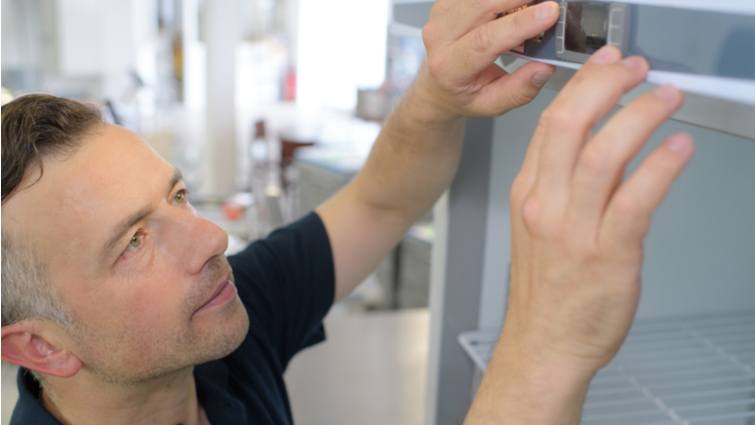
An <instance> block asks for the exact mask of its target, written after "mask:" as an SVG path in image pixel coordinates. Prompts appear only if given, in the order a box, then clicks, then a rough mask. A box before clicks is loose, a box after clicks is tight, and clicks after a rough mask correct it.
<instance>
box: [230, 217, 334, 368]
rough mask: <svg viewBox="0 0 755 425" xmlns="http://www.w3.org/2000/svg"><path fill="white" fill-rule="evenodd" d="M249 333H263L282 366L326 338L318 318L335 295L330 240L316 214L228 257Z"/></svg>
mask: <svg viewBox="0 0 755 425" xmlns="http://www.w3.org/2000/svg"><path fill="white" fill-rule="evenodd" d="M228 261H229V263H230V264H231V268H232V269H233V273H234V277H235V280H236V286H237V288H238V292H239V297H240V298H241V301H242V302H243V303H244V305H245V306H246V308H247V310H248V312H249V319H250V329H251V330H250V332H258V333H259V332H262V333H264V334H265V335H261V336H262V337H264V340H267V341H268V342H269V343H270V344H271V346H272V348H273V352H274V353H275V354H276V355H277V356H278V360H279V361H280V364H281V365H282V366H283V367H284V368H285V366H286V365H287V364H288V362H289V361H290V360H291V358H293V356H294V355H295V354H296V353H298V352H299V351H301V350H302V349H304V348H306V347H308V346H311V345H313V344H316V343H319V342H321V341H323V340H324V339H325V331H324V328H323V326H322V321H323V319H324V318H325V315H326V314H327V313H328V311H329V310H330V307H331V306H332V305H333V301H334V298H335V272H334V264H333V255H332V252H331V246H330V240H329V238H328V234H327V231H326V229H325V225H324V224H323V222H322V220H321V219H320V217H319V216H318V215H317V214H316V213H314V212H313V213H310V214H308V215H307V216H305V217H303V218H302V219H300V220H298V221H296V222H294V223H292V224H290V225H288V226H286V227H283V228H281V229H279V230H276V231H275V232H273V233H271V234H270V235H269V236H268V237H267V238H265V239H262V240H259V241H256V242H254V243H252V244H250V245H249V246H248V247H246V248H245V249H244V250H243V251H241V252H240V253H238V254H236V255H233V256H230V257H229V258H228Z"/></svg>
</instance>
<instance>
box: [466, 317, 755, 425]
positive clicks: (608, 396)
mask: <svg viewBox="0 0 755 425" xmlns="http://www.w3.org/2000/svg"><path fill="white" fill-rule="evenodd" d="M497 341H498V332H497V331H474V332H465V333H463V334H461V335H460V336H459V342H460V344H461V346H462V348H463V349H464V351H465V352H466V353H467V354H468V355H469V356H470V358H471V359H472V361H473V362H474V363H475V365H476V366H477V367H478V368H479V369H480V370H481V371H484V370H485V368H486V366H487V363H488V361H489V360H490V356H491V354H492V352H493V348H494V347H495V345H496V343H497ZM582 424H583V425H604V424H605V425H608V424H610V425H640V424H642V425H698V424H700V425H755V311H748V312H738V313H731V314H726V315H709V316H695V317H685V318H674V319H654V320H640V321H637V322H636V323H635V325H634V327H633V328H632V330H631V332H630V333H629V336H628V337H627V340H626V342H625V343H624V346H623V347H622V349H621V351H620V352H619V354H618V355H617V356H616V358H615V359H614V360H613V361H612V362H611V363H610V364H609V365H608V366H606V367H605V368H604V369H603V370H601V371H600V372H599V373H598V375H597V376H596V377H595V379H594V380H593V382H592V384H591V386H590V390H589V392H588V394H587V400H586V403H585V408H584V412H583V418H582Z"/></svg>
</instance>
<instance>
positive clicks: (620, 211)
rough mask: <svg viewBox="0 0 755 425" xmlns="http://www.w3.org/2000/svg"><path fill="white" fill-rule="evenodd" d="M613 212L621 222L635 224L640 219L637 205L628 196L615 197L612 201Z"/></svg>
mask: <svg viewBox="0 0 755 425" xmlns="http://www.w3.org/2000/svg"><path fill="white" fill-rule="evenodd" d="M613 210H614V212H615V214H616V215H617V216H618V217H619V218H620V219H621V220H625V221H626V220H630V221H632V222H637V220H639V219H640V218H642V213H641V211H640V206H639V204H638V203H637V201H635V200H634V199H632V198H631V197H628V196H622V195H620V194H619V195H616V198H614V200H613Z"/></svg>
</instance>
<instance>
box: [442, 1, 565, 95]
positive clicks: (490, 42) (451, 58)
mask: <svg viewBox="0 0 755 425" xmlns="http://www.w3.org/2000/svg"><path fill="white" fill-rule="evenodd" d="M558 16H559V6H558V4H556V3H555V2H552V1H549V2H545V3H541V4H538V5H537V6H533V7H528V8H526V9H524V10H521V11H519V12H517V13H514V14H511V15H507V16H504V17H503V18H500V19H496V20H494V21H491V22H489V23H487V24H484V25H482V26H479V27H477V28H475V29H473V30H472V31H470V32H468V33H467V34H465V35H464V36H463V37H462V38H461V39H459V40H458V41H457V42H455V43H454V44H453V45H452V46H451V48H450V50H449V51H448V53H447V56H446V57H441V58H439V59H437V58H436V59H435V60H437V61H440V62H444V63H446V65H448V68H447V69H446V77H447V78H448V79H449V81H450V82H451V84H452V85H455V86H458V85H463V84H465V83H471V82H472V81H473V79H474V76H476V75H477V74H479V73H480V72H481V71H483V70H484V69H485V68H487V67H488V66H489V65H490V64H491V63H493V62H494V61H495V60H496V59H497V58H498V56H500V55H501V53H503V52H505V51H507V50H511V49H513V48H514V47H516V46H519V45H521V44H522V43H523V42H524V41H525V40H527V39H530V38H533V37H535V36H537V35H538V34H540V33H542V32H543V31H545V30H547V29H548V28H550V27H551V26H553V25H554V24H555V23H556V21H557V20H558ZM428 60H429V64H430V65H431V66H432V65H433V61H434V58H428Z"/></svg>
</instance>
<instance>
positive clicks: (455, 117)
mask: <svg viewBox="0 0 755 425" xmlns="http://www.w3.org/2000/svg"><path fill="white" fill-rule="evenodd" d="M404 101H405V102H406V103H407V104H408V105H409V106H410V107H411V109H412V111H415V112H416V115H417V119H418V120H420V121H422V122H424V123H428V124H438V123H447V122H459V121H463V119H464V116H463V114H461V113H460V112H459V111H458V110H457V109H456V108H454V106H453V103H452V102H451V101H450V98H449V96H448V95H447V94H446V93H445V92H444V91H443V89H442V88H441V87H440V86H439V85H438V83H437V82H436V81H435V79H434V78H433V77H432V75H430V71H429V69H428V67H427V63H426V62H423V63H422V66H421V67H420V69H419V71H418V72H417V77H416V78H415V80H414V82H413V83H412V85H411V87H410V88H409V90H408V91H407V93H406V96H405V98H404Z"/></svg>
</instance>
